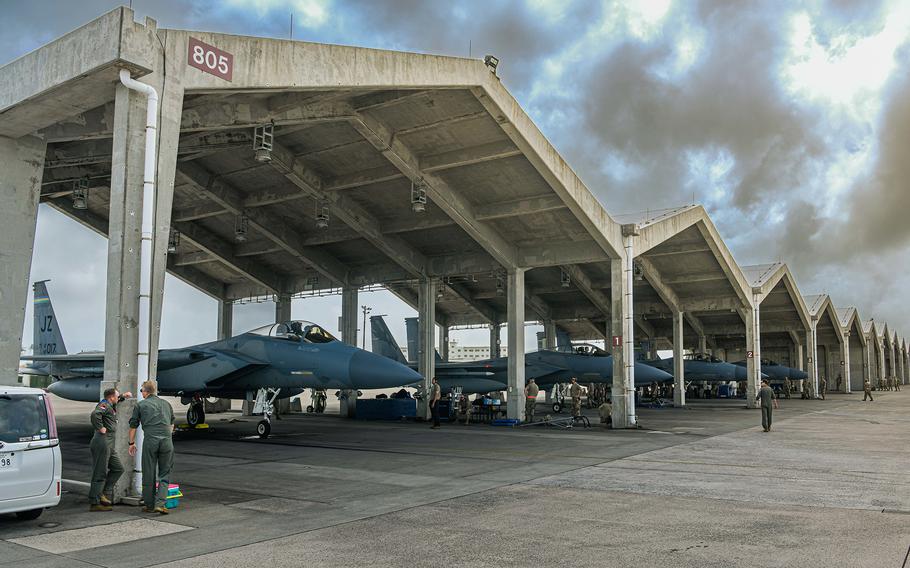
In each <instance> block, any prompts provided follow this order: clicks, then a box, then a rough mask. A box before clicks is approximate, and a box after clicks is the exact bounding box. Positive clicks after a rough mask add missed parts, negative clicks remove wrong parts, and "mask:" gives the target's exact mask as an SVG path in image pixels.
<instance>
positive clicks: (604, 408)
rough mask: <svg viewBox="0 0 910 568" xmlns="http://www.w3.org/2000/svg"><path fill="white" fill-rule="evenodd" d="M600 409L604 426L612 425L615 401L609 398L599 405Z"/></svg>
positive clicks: (601, 421)
mask: <svg viewBox="0 0 910 568" xmlns="http://www.w3.org/2000/svg"><path fill="white" fill-rule="evenodd" d="M598 411H599V413H600V423H601V424H603V425H604V426H612V425H613V401H612V400H611V399H609V398H608V399H607V401H606V402H605V403H603V404H601V405H600V406H599V407H598Z"/></svg>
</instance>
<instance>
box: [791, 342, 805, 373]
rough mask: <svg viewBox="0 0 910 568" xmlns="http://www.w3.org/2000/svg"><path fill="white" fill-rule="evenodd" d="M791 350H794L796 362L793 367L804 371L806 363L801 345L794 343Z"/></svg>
mask: <svg viewBox="0 0 910 568" xmlns="http://www.w3.org/2000/svg"><path fill="white" fill-rule="evenodd" d="M793 348H794V349H795V350H796V361H795V362H794V365H795V367H796V368H797V369H799V370H800V371H805V370H806V363H805V360H804V358H803V344H802V343H796V344H794V345H793Z"/></svg>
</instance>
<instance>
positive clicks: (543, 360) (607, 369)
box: [370, 316, 673, 393]
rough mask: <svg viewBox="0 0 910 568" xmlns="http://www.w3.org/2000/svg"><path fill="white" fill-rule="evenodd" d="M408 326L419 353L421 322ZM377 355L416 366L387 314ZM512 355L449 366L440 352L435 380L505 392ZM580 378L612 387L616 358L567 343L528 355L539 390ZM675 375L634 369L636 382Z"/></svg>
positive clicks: (376, 325) (376, 321) (376, 336)
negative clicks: (391, 328) (400, 344)
mask: <svg viewBox="0 0 910 568" xmlns="http://www.w3.org/2000/svg"><path fill="white" fill-rule="evenodd" d="M407 324H408V326H407V327H408V353H409V354H411V353H417V345H416V339H417V337H416V331H417V326H416V320H414V319H410V318H409V320H408V321H407ZM370 327H371V333H372V338H373V352H374V353H378V354H380V355H384V356H386V357H388V358H390V359H393V360H395V361H398V362H399V363H401V364H406V365H409V366H411V367H412V368H416V366H417V364H416V363H415V362H414V361H407V360H406V359H405V358H404V355H402V353H401V349H399V347H398V344H397V343H396V342H395V338H394V337H392V333H391V332H390V331H389V328H388V326H387V325H386V323H385V320H383V319H382V316H372V317H370ZM508 367H509V359H508V357H499V358H496V359H483V360H480V361H459V362H444V361H442V358H441V357H440V356H439V354H438V353H437V354H436V378H437V379H438V380H439V384H440V386H441V388H442V390H443V391H450V390H451V389H452V388H454V387H461V391H462V392H464V393H485V392H495V391H501V390H505V389H506V387H507V385H508V376H507V375H508ZM572 377H575V378H576V379H578V382H580V383H606V384H612V383H613V357H612V356H611V355H610V354H609V353H607V352H606V351H604V350H603V349H600V348H599V347H597V346H594V345H578V346H574V347H573V346H571V344H570V345H568V346H566V345H562V346H561V349H558V350H556V351H550V350H539V351H535V352H533V353H525V378H526V379H534V380H535V382H536V383H537V385H538V386H540V388H547V387H550V386H553V385H554V384H556V383H567V382H569V379H571V378H572ZM671 380H673V377H672V376H671V375H670V374H668V373H666V372H664V371H661V370H660V369H656V368H654V367H649V366H647V365H641V364H638V363H636V365H635V384H636V385H637V386H643V385H649V384H651V383H654V382H658V383H660V382H666V381H671Z"/></svg>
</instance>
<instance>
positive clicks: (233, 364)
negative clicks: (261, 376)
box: [205, 349, 270, 389]
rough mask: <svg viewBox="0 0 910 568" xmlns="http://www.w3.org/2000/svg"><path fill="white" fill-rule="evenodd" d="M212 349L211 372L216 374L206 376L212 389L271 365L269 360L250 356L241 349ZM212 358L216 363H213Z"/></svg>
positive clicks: (208, 385) (207, 382) (219, 387)
mask: <svg viewBox="0 0 910 568" xmlns="http://www.w3.org/2000/svg"><path fill="white" fill-rule="evenodd" d="M210 351H211V353H212V355H211V357H210V358H207V359H208V360H209V361H210V363H209V369H211V371H212V372H211V373H210V374H213V375H214V376H210V377H208V378H206V380H205V384H206V386H207V387H208V388H211V389H221V388H225V387H226V386H229V385H230V383H231V382H233V381H234V380H236V379H239V378H241V377H244V376H246V375H248V374H250V373H252V372H253V371H257V370H259V369H264V368H265V367H268V366H269V365H270V363H269V362H268V361H263V360H262V359H257V358H255V357H250V356H249V355H246V354H244V353H240V352H239V351H232V350H228V349H211V350H210ZM212 359H214V361H215V363H211V361H212Z"/></svg>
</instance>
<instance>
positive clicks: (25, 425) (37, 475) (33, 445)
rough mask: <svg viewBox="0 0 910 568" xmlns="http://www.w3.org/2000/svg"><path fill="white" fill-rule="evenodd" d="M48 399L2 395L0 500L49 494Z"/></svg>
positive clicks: (51, 464)
mask: <svg viewBox="0 0 910 568" xmlns="http://www.w3.org/2000/svg"><path fill="white" fill-rule="evenodd" d="M47 416H48V415H47V410H46V408H45V396H44V395H39V394H3V393H0V500H5V499H19V498H22V497H32V496H36V495H43V494H45V493H47V491H48V489H49V488H50V486H51V484H52V483H53V482H54V469H55V464H54V460H55V457H54V449H53V448H54V446H56V445H57V440H56V439H52V437H51V430H50V427H49V425H48V419H47Z"/></svg>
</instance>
